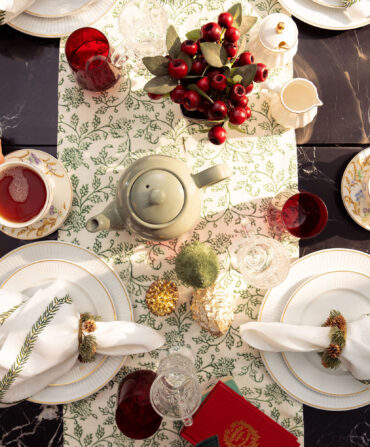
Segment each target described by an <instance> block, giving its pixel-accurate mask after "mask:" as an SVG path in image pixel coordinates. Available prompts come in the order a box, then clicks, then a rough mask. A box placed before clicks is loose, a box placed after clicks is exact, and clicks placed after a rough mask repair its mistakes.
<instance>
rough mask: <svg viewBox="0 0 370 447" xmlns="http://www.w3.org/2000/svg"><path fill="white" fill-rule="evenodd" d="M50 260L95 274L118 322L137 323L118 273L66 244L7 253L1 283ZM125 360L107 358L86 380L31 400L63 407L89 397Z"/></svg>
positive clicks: (29, 246)
mask: <svg viewBox="0 0 370 447" xmlns="http://www.w3.org/2000/svg"><path fill="white" fill-rule="evenodd" d="M50 259H59V260H62V261H66V260H67V261H69V262H71V263H74V264H78V266H80V267H82V268H83V269H85V270H87V271H88V272H90V273H92V275H94V276H95V277H96V278H97V279H98V280H99V281H100V282H101V283H102V284H103V286H104V287H105V289H106V290H107V292H108V294H109V296H110V297H111V298H112V301H113V304H114V307H115V309H116V313H117V319H118V320H123V321H134V317H133V310H132V306H131V301H130V298H129V295H128V293H127V290H126V288H125V286H124V285H123V283H122V281H121V280H120V278H119V276H118V274H117V273H116V272H115V271H114V270H113V269H112V268H111V267H110V266H109V265H108V264H107V263H106V262H104V261H103V260H102V259H100V258H99V257H98V256H97V255H96V254H95V253H93V252H91V251H90V250H87V249H85V248H82V247H78V246H77V245H73V244H70V243H67V242H60V241H40V242H34V243H31V244H27V245H25V246H23V247H20V248H16V249H15V250H13V251H11V252H10V253H8V254H6V255H5V256H4V257H3V258H1V259H0V283H3V282H4V281H5V280H6V279H7V278H9V277H10V276H11V275H12V274H13V273H14V272H15V271H17V270H18V269H19V268H20V267H22V266H25V265H28V264H31V263H34V262H37V261H42V260H50ZM125 358H126V357H120V356H114V357H113V356H112V357H108V358H107V359H106V361H105V362H104V364H103V365H102V366H101V367H99V368H97V369H96V370H95V371H94V372H93V373H92V374H90V375H89V376H87V377H86V378H84V379H82V380H79V381H78V382H75V383H71V384H67V385H63V386H49V387H47V388H45V389H44V390H43V391H40V392H39V393H37V395H35V396H32V398H30V399H29V400H30V401H32V402H36V403H41V404H63V403H67V402H73V401H76V400H80V399H83V398H85V397H87V396H90V395H91V394H93V393H96V392H97V391H99V390H100V388H102V387H103V386H104V385H105V384H106V383H108V382H109V381H110V380H111V379H112V378H113V377H114V376H115V375H116V374H117V373H118V371H119V370H120V368H121V367H122V365H123V363H124V360H125Z"/></svg>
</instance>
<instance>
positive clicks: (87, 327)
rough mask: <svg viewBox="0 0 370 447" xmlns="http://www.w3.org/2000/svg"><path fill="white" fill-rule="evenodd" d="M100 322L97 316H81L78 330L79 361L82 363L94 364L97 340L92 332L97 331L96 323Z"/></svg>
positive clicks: (85, 314) (86, 314)
mask: <svg viewBox="0 0 370 447" xmlns="http://www.w3.org/2000/svg"><path fill="white" fill-rule="evenodd" d="M98 320H100V317H99V316H97V315H92V314H90V313H88V312H87V313H84V314H81V315H80V323H79V328H78V352H79V356H78V360H79V361H80V362H82V363H88V362H93V361H94V360H95V354H96V345H97V343H96V338H95V335H93V334H92V332H95V330H96V323H95V322H96V321H98Z"/></svg>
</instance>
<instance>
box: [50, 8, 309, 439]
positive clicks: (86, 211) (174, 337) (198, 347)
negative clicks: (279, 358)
mask: <svg viewBox="0 0 370 447" xmlns="http://www.w3.org/2000/svg"><path fill="white" fill-rule="evenodd" d="M232 3H233V2H231V1H226V2H225V1H222V0H202V1H200V0H172V1H169V0H168V1H166V2H165V1H163V2H162V4H163V5H164V7H165V8H166V10H167V12H168V16H169V22H170V23H173V24H174V25H175V27H176V29H177V31H178V32H179V34H180V36H181V37H182V38H185V32H186V31H189V30H191V29H194V28H195V27H199V26H200V25H202V24H204V23H206V22H208V21H209V20H210V19H212V18H214V19H216V18H217V16H218V14H219V13H220V12H221V11H224V10H226V9H227V8H229V7H230V6H231V5H232ZM122 4H123V2H122V1H119V2H117V3H116V4H115V6H114V7H113V8H112V10H111V11H110V12H109V13H108V14H107V15H106V16H105V17H104V18H103V19H101V20H100V21H99V22H98V23H97V24H95V25H94V26H95V27H97V28H99V29H101V30H102V31H103V32H104V33H105V34H106V35H107V36H109V39H110V42H111V44H113V46H114V45H118V44H119V42H120V40H121V38H120V35H119V31H118V16H119V13H120V10H121V8H122ZM243 8H244V13H245V14H248V13H252V14H253V15H258V16H259V17H263V16H265V15H266V14H269V13H273V12H277V11H279V10H280V6H279V4H278V3H277V1H274V0H251V1H249V2H248V1H244V2H243ZM255 28H258V24H257V25H256V26H255ZM163 35H165V30H163ZM251 38H252V37H251ZM64 43H65V42H62V43H61V51H60V68H59V90H58V94H59V132H58V157H59V159H60V160H61V161H62V162H63V164H64V166H65V167H66V169H67V170H68V172H69V175H70V177H71V179H72V184H73V190H74V197H73V209H72V212H71V214H70V216H69V218H68V220H67V221H66V222H65V224H64V227H63V228H62V229H61V230H60V231H59V239H60V240H63V241H69V242H73V243H74V244H77V245H80V246H83V247H87V248H89V249H91V250H93V251H94V252H95V253H97V254H98V255H99V256H101V257H102V258H103V259H104V260H106V261H107V262H108V263H109V264H110V265H112V266H113V267H114V268H115V269H116V270H117V272H119V275H120V277H121V278H122V280H123V282H124V283H125V285H126V287H127V289H128V291H129V294H130V296H131V300H132V303H133V306H134V312H135V321H136V322H138V323H141V324H145V325H148V326H150V327H152V328H154V329H156V330H158V331H160V332H161V333H162V334H163V335H164V337H165V339H166V346H165V348H164V349H168V348H170V347H171V346H178V345H180V346H181V345H190V346H191V349H192V351H193V353H194V355H195V357H196V367H197V371H198V377H199V380H200V382H201V384H202V386H203V387H204V388H205V387H206V386H207V385H208V384H209V383H212V382H213V383H215V382H216V381H217V379H218V378H220V377H224V376H228V375H232V376H233V377H234V379H235V381H236V382H237V384H238V386H239V387H240V388H241V391H242V393H243V395H244V396H245V397H246V398H247V399H248V400H249V401H250V402H251V403H252V404H253V405H255V406H256V407H258V408H260V409H261V410H262V411H264V412H265V413H266V414H268V415H269V416H271V417H272V418H273V419H274V420H275V421H277V422H278V423H280V424H281V425H282V426H283V427H285V428H286V429H288V430H290V431H291V432H292V433H293V434H295V435H296V436H297V437H298V438H299V441H300V442H301V443H302V444H301V445H303V415H302V406H301V404H299V403H298V402H297V401H295V400H294V399H292V398H291V397H290V396H288V395H287V394H286V393H285V392H284V391H283V390H282V389H281V388H280V387H279V386H278V385H277V384H276V383H274V382H273V380H272V379H271V378H270V376H269V375H268V373H267V371H266V369H265V367H264V365H263V363H262V360H261V357H260V355H259V352H258V351H256V350H254V349H252V348H250V347H249V346H248V345H246V344H244V343H243V342H242V340H241V337H240V335H239V330H238V327H239V325H240V324H241V323H244V322H246V321H248V320H250V319H256V318H257V316H258V311H259V307H260V304H261V301H262V299H263V296H264V291H263V290H258V289H253V288H251V287H250V286H248V285H247V284H246V283H245V282H244V281H243V279H242V277H241V275H240V273H239V272H238V271H237V270H236V269H235V262H234V256H233V253H234V250H235V248H236V247H237V246H238V244H240V242H241V241H242V235H243V229H244V227H245V226H247V227H248V228H249V229H251V230H252V231H253V232H256V233H260V234H265V235H268V236H271V237H277V234H275V232H274V231H275V230H273V229H271V228H270V227H269V225H268V219H267V212H268V209H269V206H270V201H271V198H272V197H274V196H275V195H276V194H278V193H279V192H280V191H283V190H285V189H286V188H287V187H292V186H294V185H296V184H297V156H296V143H295V134H294V131H286V129H283V128H282V127H281V126H279V125H278V124H277V123H276V121H275V120H274V119H273V118H272V117H271V114H270V111H269V93H266V92H263V91H259V90H258V89H256V91H255V92H254V94H253V95H251V96H250V97H249V104H250V105H251V108H252V118H251V119H250V120H249V121H248V122H247V124H244V125H243V126H242V129H243V130H244V132H245V133H244V134H243V135H242V134H240V133H238V132H237V131H230V130H228V139H227V141H226V143H225V144H223V145H222V146H213V145H212V144H211V143H209V142H208V140H207V134H206V133H204V132H202V130H204V128H203V127H202V126H199V125H198V124H192V123H190V122H189V121H187V120H186V119H184V118H183V117H182V116H181V113H180V109H179V107H178V106H177V105H175V104H173V103H172V102H171V101H170V100H168V99H166V100H163V99H161V100H159V101H151V100H150V99H149V98H148V96H147V95H146V94H145V93H144V92H143V91H142V90H141V87H142V86H143V85H144V83H145V82H146V81H147V80H148V79H150V77H151V75H150V74H149V73H148V72H147V71H146V70H145V69H144V68H137V66H133V62H131V63H129V64H128V65H126V66H125V68H124V72H123V75H122V78H121V79H120V81H119V82H118V83H117V85H116V86H115V87H114V88H112V89H111V90H110V91H109V92H105V93H103V94H97V93H92V92H88V91H84V90H81V89H80V88H79V87H78V85H77V84H76V82H75V80H74V78H73V76H72V74H71V71H70V69H69V67H68V64H67V62H66V59H65V55H64V48H63V46H64ZM256 58H257V61H258V55H256ZM291 77H292V66H291V65H288V66H287V67H284V68H280V69H278V70H274V71H271V73H270V79H272V80H273V81H274V82H275V81H276V82H279V83H281V84H282V83H283V82H284V81H286V80H288V79H290V78H291ZM148 154H165V155H170V156H172V157H176V158H179V159H181V160H183V161H184V162H186V163H187V165H188V166H189V168H190V169H191V170H192V172H198V171H200V170H202V169H205V168H207V167H209V166H211V165H214V164H216V163H221V162H223V163H228V164H229V165H230V166H231V167H232V169H233V176H232V177H231V178H230V179H228V180H226V181H224V182H221V183H218V184H216V185H213V186H212V187H209V188H207V189H206V190H205V192H204V195H203V207H202V213H201V219H200V221H199V223H198V224H197V226H196V227H195V228H194V229H193V230H192V231H190V232H188V233H186V234H184V235H183V236H181V237H180V238H178V239H176V240H171V241H161V242H153V241H146V240H144V239H141V238H140V237H138V236H137V235H135V234H132V233H130V232H129V231H120V232H116V231H110V232H108V231H102V232H100V233H98V234H90V233H88V232H87V231H86V230H85V228H84V224H85V222H86V220H87V218H89V217H90V216H92V215H94V214H97V213H98V212H100V211H101V210H103V209H104V207H105V206H106V205H107V203H108V201H110V200H112V199H113V197H114V194H115V185H116V182H117V180H118V178H119V176H120V175H121V173H122V171H123V170H124V169H125V168H126V167H127V166H129V165H130V164H131V163H132V162H133V161H135V160H136V159H138V158H140V157H142V156H145V155H148ZM195 240H198V241H201V242H205V243H206V244H209V245H210V246H211V247H213V248H214V249H215V250H216V252H217V254H218V257H219V260H220V264H221V273H220V275H219V281H221V283H222V284H223V285H224V286H225V287H227V289H228V291H229V292H230V293H234V294H235V296H236V297H237V310H236V318H235V321H234V322H233V324H232V326H231V327H230V329H229V331H228V332H227V333H226V334H225V335H224V336H222V337H219V338H214V337H213V336H211V335H210V334H209V333H208V332H206V331H205V330H202V329H201V328H200V327H199V326H198V325H197V324H196V323H195V322H194V321H193V320H192V317H191V313H190V297H191V292H192V291H191V290H190V289H189V288H186V287H184V286H183V285H181V284H180V287H179V290H180V300H179V304H178V306H177V309H176V311H175V312H174V313H173V314H172V315H170V316H168V317H156V316H154V315H153V314H151V313H150V312H149V310H148V308H147V307H146V304H145V292H146V290H147V288H148V287H149V285H150V284H151V282H152V281H154V280H157V279H160V278H166V279H173V280H176V278H175V273H174V258H175V256H176V255H177V253H179V251H180V249H181V247H182V245H183V244H184V243H185V242H189V241H195ZM284 242H285V243H286V244H287V246H288V248H289V250H290V252H291V254H292V256H293V257H294V256H298V245H297V242H295V241H289V240H288V239H287V240H285V241H284ZM161 355H163V350H161V351H154V352H151V353H148V354H142V355H136V356H133V357H131V358H129V359H128V361H127V363H126V364H125V366H124V368H123V369H122V370H121V371H120V373H119V374H118V375H117V376H116V377H115V378H114V379H113V380H112V381H111V382H110V383H109V384H107V385H106V386H105V387H104V388H103V389H102V390H101V391H99V392H98V393H96V394H94V395H92V396H90V397H88V398H86V399H84V400H81V401H79V402H75V403H71V404H68V405H65V406H64V443H65V445H68V446H79V447H87V446H93V447H112V446H127V447H136V446H151V447H159V446H161V447H162V446H163V447H164V446H166V447H168V446H171V447H185V446H187V445H189V444H188V443H187V442H186V441H185V440H183V439H182V438H181V437H180V436H179V430H180V428H181V423H178V422H172V421H163V422H162V425H161V427H160V429H159V430H158V432H157V433H156V434H155V435H154V436H153V437H152V438H150V439H148V440H145V441H133V440H130V439H128V438H126V437H125V436H123V435H122V434H121V433H120V432H119V430H118V428H117V426H116V425H115V420H114V415H115V406H116V393H117V387H118V383H119V382H120V380H121V379H122V378H123V377H124V376H125V375H126V374H127V373H128V372H130V371H133V370H135V369H140V368H145V369H156V367H157V365H158V361H159V358H160V356H161Z"/></svg>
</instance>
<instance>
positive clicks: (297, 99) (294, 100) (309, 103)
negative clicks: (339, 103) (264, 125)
mask: <svg viewBox="0 0 370 447" xmlns="http://www.w3.org/2000/svg"><path fill="white" fill-rule="evenodd" d="M264 87H265V88H267V89H268V90H272V91H273V96H272V99H271V104H270V111H271V115H272V116H273V118H275V120H276V121H277V122H278V123H279V124H281V125H282V126H284V127H286V128H288V129H298V128H299V127H304V126H306V125H307V124H308V123H310V122H311V121H312V120H313V119H314V118H315V116H316V114H317V107H318V106H322V105H323V103H322V102H321V100H320V98H319V96H318V93H317V88H316V87H315V85H314V84H313V83H312V82H311V81H309V80H308V79H304V78H294V79H291V80H290V81H288V82H286V83H285V84H284V85H283V86H282V87H279V86H273V85H271V84H270V83H269V82H265V86H264Z"/></svg>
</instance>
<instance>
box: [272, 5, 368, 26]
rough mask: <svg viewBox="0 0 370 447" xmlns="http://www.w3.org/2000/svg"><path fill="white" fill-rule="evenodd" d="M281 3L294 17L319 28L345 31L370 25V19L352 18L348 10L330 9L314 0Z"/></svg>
mask: <svg viewBox="0 0 370 447" xmlns="http://www.w3.org/2000/svg"><path fill="white" fill-rule="evenodd" d="M279 3H280V4H281V5H282V7H283V8H284V9H286V10H287V11H288V12H289V13H290V14H292V16H294V17H297V19H299V20H302V22H305V23H308V24H309V25H312V26H316V27H317V28H323V29H330V30H338V31H339V30H341V31H344V30H348V29H356V28H361V27H363V26H366V25H368V24H369V23H370V17H359V16H358V15H356V16H354V17H351V16H350V15H349V14H348V13H347V11H346V8H328V7H327V5H325V6H324V5H321V4H320V5H319V4H317V3H316V2H313V1H312V0H279ZM365 3H366V2H365Z"/></svg>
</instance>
